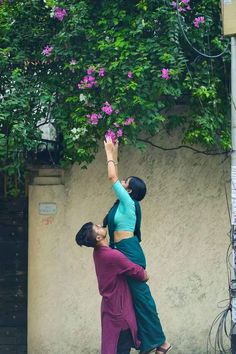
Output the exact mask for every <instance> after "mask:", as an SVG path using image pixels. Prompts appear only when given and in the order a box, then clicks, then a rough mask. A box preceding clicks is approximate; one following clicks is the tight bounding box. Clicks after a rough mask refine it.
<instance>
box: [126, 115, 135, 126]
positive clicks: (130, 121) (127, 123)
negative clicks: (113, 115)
mask: <svg viewBox="0 0 236 354" xmlns="http://www.w3.org/2000/svg"><path fill="white" fill-rule="evenodd" d="M132 123H134V118H133V117H129V118H127V119H126V120H125V122H124V123H123V125H130V124H132Z"/></svg>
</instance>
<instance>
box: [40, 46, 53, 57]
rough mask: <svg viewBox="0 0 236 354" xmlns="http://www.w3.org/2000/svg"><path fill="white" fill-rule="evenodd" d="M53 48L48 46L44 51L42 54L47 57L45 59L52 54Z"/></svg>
mask: <svg viewBox="0 0 236 354" xmlns="http://www.w3.org/2000/svg"><path fill="white" fill-rule="evenodd" d="M52 51H53V47H52V46H51V47H50V46H48V45H46V47H45V48H44V49H43V51H42V54H43V55H45V57H49V56H50V55H51V54H52Z"/></svg>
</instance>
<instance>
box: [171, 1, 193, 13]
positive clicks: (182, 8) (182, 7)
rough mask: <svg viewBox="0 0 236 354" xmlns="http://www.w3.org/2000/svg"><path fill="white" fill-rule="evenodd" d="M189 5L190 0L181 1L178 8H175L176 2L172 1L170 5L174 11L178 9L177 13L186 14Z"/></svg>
mask: <svg viewBox="0 0 236 354" xmlns="http://www.w3.org/2000/svg"><path fill="white" fill-rule="evenodd" d="M189 3H190V0H182V1H180V2H179V6H177V2H176V1H172V3H171V5H172V6H173V8H174V9H177V8H178V11H179V12H186V11H189V10H191V7H190V5H189Z"/></svg>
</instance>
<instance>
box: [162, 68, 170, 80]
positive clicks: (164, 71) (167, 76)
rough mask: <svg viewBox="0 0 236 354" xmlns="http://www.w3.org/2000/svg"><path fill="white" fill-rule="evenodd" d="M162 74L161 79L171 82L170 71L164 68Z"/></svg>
mask: <svg viewBox="0 0 236 354" xmlns="http://www.w3.org/2000/svg"><path fill="white" fill-rule="evenodd" d="M161 72H162V74H161V77H162V78H163V79H165V80H169V78H170V76H169V69H165V68H163V69H162V70H161Z"/></svg>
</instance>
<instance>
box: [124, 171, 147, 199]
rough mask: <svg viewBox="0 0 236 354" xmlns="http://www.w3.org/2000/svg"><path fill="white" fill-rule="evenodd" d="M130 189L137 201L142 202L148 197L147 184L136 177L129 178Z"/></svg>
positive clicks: (131, 194)
mask: <svg viewBox="0 0 236 354" xmlns="http://www.w3.org/2000/svg"><path fill="white" fill-rule="evenodd" d="M129 179H130V180H129V186H128V187H129V188H130V189H132V192H131V193H130V196H131V198H132V199H134V200H137V201H138V202H140V201H141V200H142V199H143V198H144V197H145V195H146V192H147V187H146V184H145V182H144V181H143V180H142V179H141V178H139V177H135V176H130V177H129Z"/></svg>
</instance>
